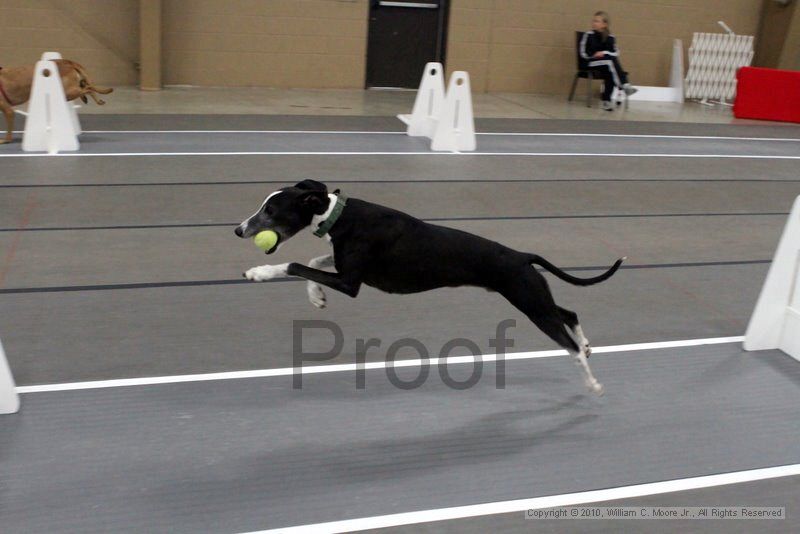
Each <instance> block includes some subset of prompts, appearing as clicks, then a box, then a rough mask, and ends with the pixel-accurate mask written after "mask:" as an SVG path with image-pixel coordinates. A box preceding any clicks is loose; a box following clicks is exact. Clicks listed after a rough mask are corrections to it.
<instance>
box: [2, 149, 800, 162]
mask: <svg viewBox="0 0 800 534" xmlns="http://www.w3.org/2000/svg"><path fill="white" fill-rule="evenodd" d="M140 156H147V157H155V156H527V157H530V156H536V157H570V158H576V157H595V158H723V159H727V158H732V159H788V160H795V159H800V156H768V155H762V154H625V153H617V154H610V153H607V152H598V153H588V152H301V151H298V152H286V151H283V152H268V151H263V152H109V153H102V152H101V153H86V152H62V153H59V154H47V153H25V154H0V158H39V157H45V158H48V157H74V158H81V157H82V158H94V157H97V158H109V157H140Z"/></svg>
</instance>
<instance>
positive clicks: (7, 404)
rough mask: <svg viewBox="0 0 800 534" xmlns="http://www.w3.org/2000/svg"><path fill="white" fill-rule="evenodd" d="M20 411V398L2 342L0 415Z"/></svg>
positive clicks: (0, 352)
mask: <svg viewBox="0 0 800 534" xmlns="http://www.w3.org/2000/svg"><path fill="white" fill-rule="evenodd" d="M17 411H19V396H18V395H17V390H16V388H15V386H14V377H13V376H11V369H10V368H9V367H8V361H6V353H5V352H4V351H3V343H2V342H0V415H3V414H9V413H16V412H17Z"/></svg>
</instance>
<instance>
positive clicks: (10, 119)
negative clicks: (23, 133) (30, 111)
mask: <svg viewBox="0 0 800 534" xmlns="http://www.w3.org/2000/svg"><path fill="white" fill-rule="evenodd" d="M0 108H2V109H3V115H5V116H6V136H5V138H3V139H0V144H3V143H10V142H11V141H12V140H13V139H14V134H13V132H14V108H12V107H11V106H10V105H9V104H8V102H2V101H0Z"/></svg>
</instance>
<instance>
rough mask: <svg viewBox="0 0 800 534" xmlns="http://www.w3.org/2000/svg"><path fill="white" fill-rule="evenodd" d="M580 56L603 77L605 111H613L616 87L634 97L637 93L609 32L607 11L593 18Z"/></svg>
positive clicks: (582, 42) (582, 40) (583, 40)
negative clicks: (621, 62)
mask: <svg viewBox="0 0 800 534" xmlns="http://www.w3.org/2000/svg"><path fill="white" fill-rule="evenodd" d="M580 54H581V57H582V58H583V59H585V60H586V61H587V62H588V63H587V66H588V67H589V69H591V70H593V71H597V72H598V73H599V74H600V75H601V76H602V77H603V81H604V83H603V109H604V110H606V111H612V110H613V109H614V106H613V105H612V104H611V93H613V91H614V87H618V88H620V89H621V90H623V91H625V94H626V95H632V94H633V93H635V92H636V91H637V89H636V88H635V87H633V86H632V85H631V84H630V83H628V73H627V72H625V70H624V69H623V68H622V66H621V65H620V63H619V48H617V41H616V39H614V36H613V35H611V33H610V30H609V17H608V13H606V12H605V11H598V12H597V13H595V14H594V17H592V29H591V30H589V31H588V32H586V33H584V34H583V38H582V39H581V44H580Z"/></svg>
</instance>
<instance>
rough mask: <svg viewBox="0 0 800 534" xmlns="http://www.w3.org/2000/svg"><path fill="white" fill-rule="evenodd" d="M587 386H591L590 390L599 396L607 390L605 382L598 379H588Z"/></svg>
mask: <svg viewBox="0 0 800 534" xmlns="http://www.w3.org/2000/svg"><path fill="white" fill-rule="evenodd" d="M586 387H587V388H589V391H591V392H592V393H594V394H595V395H597V396H598V397H602V396H603V393H605V392H606V388H604V387H603V384H601V383H600V382H598V381H597V380H594V381H589V380H587V381H586Z"/></svg>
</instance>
